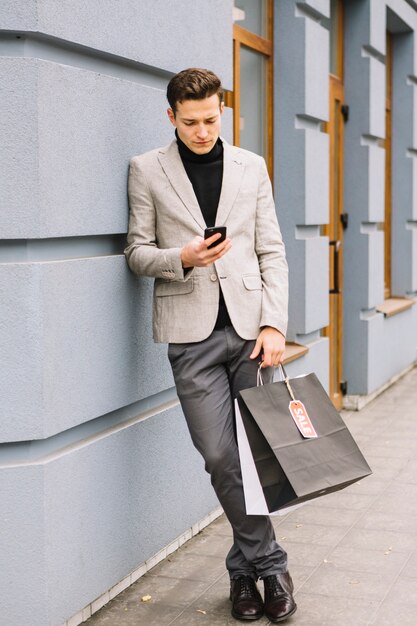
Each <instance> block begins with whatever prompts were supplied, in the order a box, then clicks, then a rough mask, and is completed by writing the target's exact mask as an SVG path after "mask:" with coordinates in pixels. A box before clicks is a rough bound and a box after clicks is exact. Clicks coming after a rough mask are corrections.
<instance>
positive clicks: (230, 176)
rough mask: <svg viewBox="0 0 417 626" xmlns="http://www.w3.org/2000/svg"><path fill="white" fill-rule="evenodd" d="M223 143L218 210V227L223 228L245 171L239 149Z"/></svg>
mask: <svg viewBox="0 0 417 626" xmlns="http://www.w3.org/2000/svg"><path fill="white" fill-rule="evenodd" d="M222 141H223V182H222V190H221V193H220V200H219V206H218V208H217V216H216V226H223V225H224V224H225V223H226V219H227V217H228V215H229V213H230V210H231V208H232V206H233V203H234V201H235V199H236V196H237V194H238V191H239V188H240V185H241V184H242V180H243V172H244V170H245V166H244V163H243V161H242V159H241V158H240V155H239V149H237V148H235V147H234V146H231V145H230V144H228V143H227V142H226V141H224V139H223V140H222Z"/></svg>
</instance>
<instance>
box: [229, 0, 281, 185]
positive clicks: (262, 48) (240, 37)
mask: <svg viewBox="0 0 417 626" xmlns="http://www.w3.org/2000/svg"><path fill="white" fill-rule="evenodd" d="M266 20H267V29H266V35H267V36H266V38H265V37H261V36H260V35H257V34H255V33H252V32H251V31H249V30H246V28H243V27H242V26H239V25H237V24H234V25H233V92H230V91H229V92H226V94H225V103H226V106H228V107H231V108H233V143H234V145H235V146H239V145H240V97H239V96H240V49H241V46H245V47H246V48H249V49H250V50H253V51H254V52H258V53H259V54H262V55H263V56H264V57H265V58H266V64H267V69H266V99H265V101H266V110H265V112H264V114H265V119H266V137H265V141H266V146H267V158H266V163H267V167H268V172H269V176H270V178H271V180H272V179H273V151H274V134H273V117H274V102H273V75H274V68H273V31H274V3H273V0H267V15H266Z"/></svg>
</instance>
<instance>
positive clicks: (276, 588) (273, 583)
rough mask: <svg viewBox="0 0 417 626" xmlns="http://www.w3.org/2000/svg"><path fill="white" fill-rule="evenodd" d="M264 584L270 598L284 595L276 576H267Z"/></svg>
mask: <svg viewBox="0 0 417 626" xmlns="http://www.w3.org/2000/svg"><path fill="white" fill-rule="evenodd" d="M264 582H265V583H266V591H267V593H268V594H270V595H271V596H273V597H275V598H276V597H278V596H280V595H282V594H283V593H285V590H284V589H283V588H282V587H281V584H280V582H279V581H278V578H277V577H276V576H268V578H266V579H265V580H264Z"/></svg>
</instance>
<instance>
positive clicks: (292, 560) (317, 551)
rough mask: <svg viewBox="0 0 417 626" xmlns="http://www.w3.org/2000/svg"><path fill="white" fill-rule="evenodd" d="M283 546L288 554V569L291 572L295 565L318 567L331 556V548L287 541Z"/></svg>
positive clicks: (282, 543) (283, 542)
mask: <svg viewBox="0 0 417 626" xmlns="http://www.w3.org/2000/svg"><path fill="white" fill-rule="evenodd" d="M281 545H282V547H283V548H284V550H286V552H287V554H288V568H289V570H290V571H291V572H292V568H293V566H294V565H301V566H303V565H304V566H306V567H317V566H318V565H320V563H322V562H323V559H325V558H326V557H327V555H328V554H329V546H323V545H321V546H319V545H314V544H309V543H296V542H295V541H286V540H285V541H282V542H281Z"/></svg>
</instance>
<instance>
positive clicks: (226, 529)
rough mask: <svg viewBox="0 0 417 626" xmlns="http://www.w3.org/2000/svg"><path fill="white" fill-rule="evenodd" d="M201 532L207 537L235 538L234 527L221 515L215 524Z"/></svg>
mask: <svg viewBox="0 0 417 626" xmlns="http://www.w3.org/2000/svg"><path fill="white" fill-rule="evenodd" d="M201 532H202V533H204V534H207V535H222V536H223V537H232V536H233V532H232V527H231V526H230V524H229V522H228V520H227V519H226V517H225V516H224V515H221V516H220V517H219V518H217V519H216V520H215V521H214V522H212V523H211V524H209V525H208V526H206V527H205V528H203V530H202V531H201ZM197 536H198V535H197Z"/></svg>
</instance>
